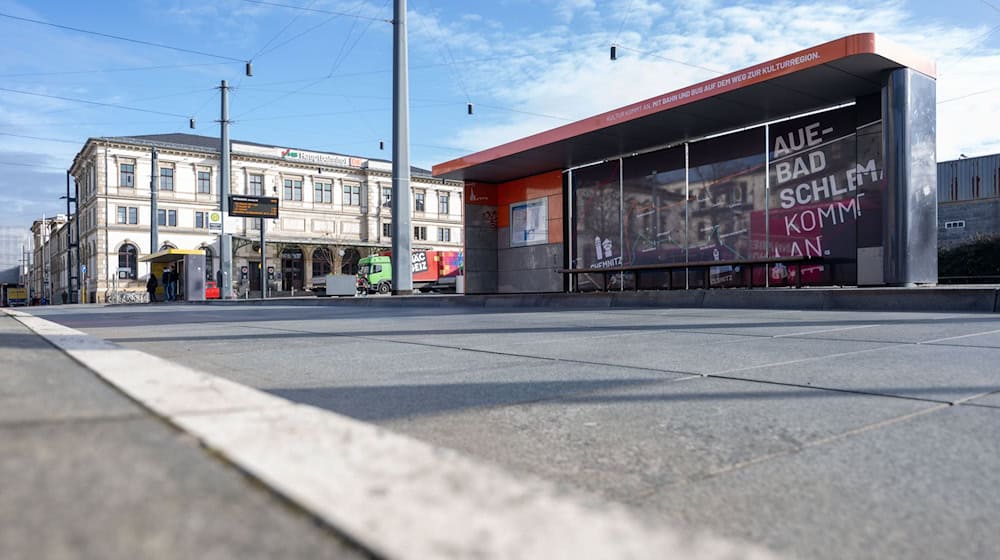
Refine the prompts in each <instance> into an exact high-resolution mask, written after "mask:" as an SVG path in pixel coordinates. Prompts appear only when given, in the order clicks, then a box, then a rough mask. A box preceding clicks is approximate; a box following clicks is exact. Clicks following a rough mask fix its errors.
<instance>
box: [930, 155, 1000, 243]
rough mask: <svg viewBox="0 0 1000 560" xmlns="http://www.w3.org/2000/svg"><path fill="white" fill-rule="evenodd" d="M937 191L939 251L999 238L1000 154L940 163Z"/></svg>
mask: <svg viewBox="0 0 1000 560" xmlns="http://www.w3.org/2000/svg"><path fill="white" fill-rule="evenodd" d="M937 191H938V201H939V204H938V243H939V246H940V247H942V248H947V247H954V246H956V245H962V244H964V243H968V242H970V241H974V240H975V239H976V238H979V237H995V236H1000V154H993V155H988V156H981V157H973V158H961V159H956V160H953V161H942V162H941V163H939V164H938V184H937Z"/></svg>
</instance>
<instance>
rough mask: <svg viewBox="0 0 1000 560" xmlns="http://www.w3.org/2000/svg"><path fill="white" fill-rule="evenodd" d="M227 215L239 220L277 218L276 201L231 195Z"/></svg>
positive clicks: (258, 197) (266, 197) (269, 198)
mask: <svg viewBox="0 0 1000 560" xmlns="http://www.w3.org/2000/svg"><path fill="white" fill-rule="evenodd" d="M229 215H230V216H236V217H239V218H277V217H278V199H277V198H274V197H270V196H246V195H231V196H230V197H229Z"/></svg>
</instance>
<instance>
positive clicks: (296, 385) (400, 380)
mask: <svg viewBox="0 0 1000 560" xmlns="http://www.w3.org/2000/svg"><path fill="white" fill-rule="evenodd" d="M684 378H685V376H682V375H678V374H669V373H660V372H650V371H644V370H635V369H628V368H615V367H606V366H588V367H586V368H581V367H579V366H578V365H575V364H553V363H550V362H542V363H534V364H522V365H512V364H505V365H502V366H498V367H491V368H485V369H477V370H475V371H474V373H472V372H470V373H467V374H465V375H459V374H453V375H435V376H433V377H418V376H414V375H411V374H408V373H406V372H403V373H400V372H392V371H388V372H373V374H372V375H370V376H369V378H368V379H367V380H366V382H365V383H364V384H360V385H359V384H356V383H351V382H350V381H347V382H345V380H343V379H342V378H341V377H340V376H339V375H338V374H337V373H335V372H330V374H329V381H328V383H327V384H326V385H324V386H316V385H314V384H312V383H311V382H305V383H303V382H302V381H300V380H297V379H294V378H292V377H290V376H286V377H283V380H284V381H286V382H287V384H286V385H278V384H277V383H280V381H279V380H277V379H275V380H273V381H272V382H271V383H270V384H269V385H267V386H262V387H260V388H261V389H263V390H265V391H267V392H269V393H272V394H275V395H278V396H281V397H284V398H286V399H289V400H292V401H295V402H300V403H304V404H311V405H314V406H319V407H322V408H326V409H329V410H333V411H336V412H339V413H341V414H345V415H347V416H351V417H354V418H358V419H362V420H369V421H375V422H377V421H382V420H387V419H393V418H412V417H418V416H439V415H442V414H448V413H452V412H455V411H461V410H469V409H472V410H483V409H488V408H491V407H498V406H506V405H511V404H519V403H525V402H529V403H530V402H539V401H548V400H552V399H560V398H565V397H568V396H572V395H587V394H590V393H593V392H596V391H602V390H609V389H625V388H628V387H641V386H647V385H653V386H659V385H662V384H663V383H670V382H672V381H678V380H682V379H684Z"/></svg>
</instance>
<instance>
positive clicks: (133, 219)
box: [128, 206, 139, 224]
mask: <svg viewBox="0 0 1000 560" xmlns="http://www.w3.org/2000/svg"><path fill="white" fill-rule="evenodd" d="M128 223H130V224H138V223H139V209H138V208H136V207H134V206H129V207H128Z"/></svg>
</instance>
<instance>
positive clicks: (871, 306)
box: [192, 286, 1000, 313]
mask: <svg viewBox="0 0 1000 560" xmlns="http://www.w3.org/2000/svg"><path fill="white" fill-rule="evenodd" d="M192 303H195V304H201V305H251V306H252V305H286V306H287V305H292V306H294V305H308V306H316V305H322V306H325V305H329V306H343V307H371V308H401V307H402V308H418V307H449V308H456V309H459V308H466V309H477V308H483V309H518V308H520V309H524V308H533V307H538V308H541V307H545V308H565V309H605V308H618V307H625V308H627V307H635V308H644V307H646V308H648V307H663V308H672V307H676V308H698V307H705V308H716V309H718V308H733V309H801V310H813V311H838V310H843V311H858V310H861V311H865V310H871V311H922V312H951V313H997V312H1000V288H997V287H993V286H988V287H979V286H976V287H971V286H956V287H950V286H949V287H941V286H939V287H926V288H925V287H920V288H801V289H795V288H763V289H753V290H748V289H739V288H737V289H713V290H673V291H639V292H594V293H585V294H564V293H551V294H484V295H479V294H476V295H434V296H429V295H418V296H394V297H385V296H368V297H349V298H322V299H321V298H312V297H306V298H276V299H268V300H228V301H219V300H213V301H206V302H192Z"/></svg>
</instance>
